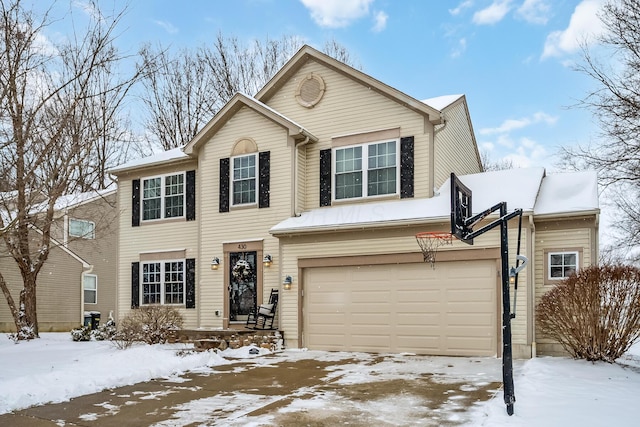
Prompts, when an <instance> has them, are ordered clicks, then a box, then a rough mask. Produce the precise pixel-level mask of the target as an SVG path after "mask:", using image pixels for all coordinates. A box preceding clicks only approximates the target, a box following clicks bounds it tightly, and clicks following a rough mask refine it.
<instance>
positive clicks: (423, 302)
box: [303, 260, 498, 356]
mask: <svg viewBox="0 0 640 427" xmlns="http://www.w3.org/2000/svg"><path fill="white" fill-rule="evenodd" d="M425 267H426V268H425ZM303 281H304V289H305V293H304V300H303V304H304V305H303V334H304V335H303V339H304V343H305V346H306V347H309V348H311V349H324V350H352V351H372V352H389V351H390V352H397V351H404V352H414V353H420V354H438V355H479V356H488V355H495V353H496V349H497V342H496V341H497V338H496V336H497V332H498V328H497V318H498V316H497V312H496V310H497V306H498V304H497V303H496V298H497V279H496V262H495V261H491V260H489V261H487V260H482V261H468V262H460V261H454V262H442V263H438V264H437V266H436V269H435V270H433V269H431V268H430V267H429V266H427V265H425V264H422V263H420V264H401V265H398V264H392V265H372V266H361V267H347V266H345V267H323V268H308V269H305V270H304V272H303ZM317 335H323V336H324V337H325V338H323V339H322V340H320V341H319V340H318V339H317V337H316V336H317ZM326 337H331V338H330V339H329V338H326ZM340 339H342V342H341V343H340V342H339V340H340ZM337 347H338V348H337Z"/></svg>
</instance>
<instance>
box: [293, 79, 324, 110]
mask: <svg viewBox="0 0 640 427" xmlns="http://www.w3.org/2000/svg"><path fill="white" fill-rule="evenodd" d="M323 95H324V80H322V77H320V76H319V75H317V74H313V73H311V74H308V75H307V76H306V77H305V78H304V79H303V80H302V81H301V82H300V84H299V85H298V89H296V100H297V101H298V104H300V105H302V106H303V107H307V108H311V107H313V106H314V105H316V104H317V103H318V102H320V100H321V99H322V96H323Z"/></svg>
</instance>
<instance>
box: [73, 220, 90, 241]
mask: <svg viewBox="0 0 640 427" xmlns="http://www.w3.org/2000/svg"><path fill="white" fill-rule="evenodd" d="M69 236H70V237H81V238H83V239H95V238H96V224H95V223H94V222H93V221H85V220H81V219H74V218H69Z"/></svg>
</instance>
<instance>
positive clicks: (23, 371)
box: [0, 333, 640, 427]
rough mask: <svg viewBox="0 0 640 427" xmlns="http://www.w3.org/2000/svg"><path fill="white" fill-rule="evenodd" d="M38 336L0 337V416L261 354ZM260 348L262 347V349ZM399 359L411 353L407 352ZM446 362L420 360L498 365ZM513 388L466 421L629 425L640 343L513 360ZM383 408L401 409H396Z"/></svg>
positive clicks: (639, 379)
mask: <svg viewBox="0 0 640 427" xmlns="http://www.w3.org/2000/svg"><path fill="white" fill-rule="evenodd" d="M41 336H42V338H40V339H39V340H34V341H30V342H21V343H19V344H15V343H14V342H13V341H11V340H9V339H8V338H7V337H6V336H5V335H1V336H0V366H1V367H2V368H1V369H0V414H2V413H6V412H9V411H12V410H16V409H20V408H25V407H28V406H31V405H36V404H40V403H46V402H61V401H65V400H68V399H70V398H72V397H75V396H80V395H84V394H89V393H94V392H97V391H100V390H103V389H105V388H108V387H116V386H120V385H128V384H135V383H138V382H141V381H145V380H149V379H151V378H159V377H169V376H175V375H179V374H180V373H182V372H186V371H189V370H197V369H201V368H203V367H212V366H216V365H221V364H227V363H231V362H232V361H234V362H235V361H237V358H255V357H258V358H260V356H253V355H250V354H249V351H248V350H249V348H248V347H245V348H242V349H238V350H226V351H225V352H222V353H219V354H217V353H214V352H203V353H191V352H188V354H186V355H184V354H183V355H177V352H176V350H177V349H180V348H181V345H156V346H147V345H140V346H135V347H133V348H130V349H128V350H119V349H116V348H115V347H114V346H113V345H111V344H110V343H109V342H95V341H91V342H73V341H72V340H71V338H70V335H69V334H68V333H44V334H42V335H41ZM262 352H263V353H264V352H268V351H267V350H264V349H262ZM301 357H302V358H308V357H314V358H317V359H319V360H321V359H324V360H331V358H332V357H335V355H334V354H332V353H326V352H315V351H314V352H304V351H300V350H289V351H284V352H281V353H279V357H278V358H279V359H280V360H288V359H292V360H296V359H299V358H301ZM356 357H357V355H356ZM398 357H407V358H408V359H409V358H411V356H410V355H406V356H398ZM414 359H415V358H414ZM451 360H452V358H437V357H433V358H426V359H424V362H421V363H425V364H427V365H428V367H429V369H433V370H434V371H437V370H439V369H445V368H446V369H447V370H448V371H449V372H450V371H451V369H454V370H457V372H454V374H456V375H459V376H460V377H464V376H465V375H467V376H469V377H477V375H478V373H480V372H482V371H492V372H495V371H496V367H499V363H497V362H499V361H496V359H491V358H487V359H480V363H475V364H473V372H472V371H471V370H470V368H469V364H463V363H452V362H451ZM457 360H458V361H460V360H464V359H461V358H457ZM413 362H414V363H415V360H413ZM440 365H442V366H440ZM349 370H350V376H351V378H352V379H353V381H362V382H366V381H368V379H367V378H368V371H367V370H368V367H367V364H366V363H362V364H361V366H360V365H355V367H354V365H350V367H349ZM515 389H516V397H517V401H516V405H515V410H516V413H515V414H514V415H513V416H512V417H509V416H507V415H506V411H505V406H504V403H503V401H502V392H501V391H500V392H499V393H497V394H496V395H495V396H494V397H493V399H491V400H490V401H488V402H487V403H486V404H483V405H480V406H478V407H474V408H472V409H471V411H474V414H473V417H472V418H473V419H474V421H473V423H472V424H471V425H473V426H498V427H500V426H545V427H550V426H569V425H579V426H604V425H615V426H635V425H637V420H638V419H640V405H638V403H637V401H638V395H639V394H640V345H639V344H636V345H635V346H634V347H633V348H632V349H631V351H630V352H629V353H628V354H627V355H626V356H625V357H624V358H622V359H621V360H620V363H619V364H613V365H612V364H607V363H595V364H594V363H589V362H585V361H578V360H571V359H567V358H550V357H539V358H536V359H531V360H526V361H516V363H515ZM397 403H398V402H397V401H396V402H395V403H394V405H396V406H397ZM390 409H391V410H394V411H398V413H401V412H402V411H401V409H402V408H397V407H392V408H390Z"/></svg>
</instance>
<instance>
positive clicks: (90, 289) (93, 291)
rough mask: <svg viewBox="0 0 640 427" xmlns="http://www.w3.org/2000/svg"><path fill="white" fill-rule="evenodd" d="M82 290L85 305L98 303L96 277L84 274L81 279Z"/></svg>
mask: <svg viewBox="0 0 640 427" xmlns="http://www.w3.org/2000/svg"><path fill="white" fill-rule="evenodd" d="M82 288H83V291H84V303H85V304H97V303H98V276H96V275H95V274H85V275H84V278H83V283H82Z"/></svg>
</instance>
